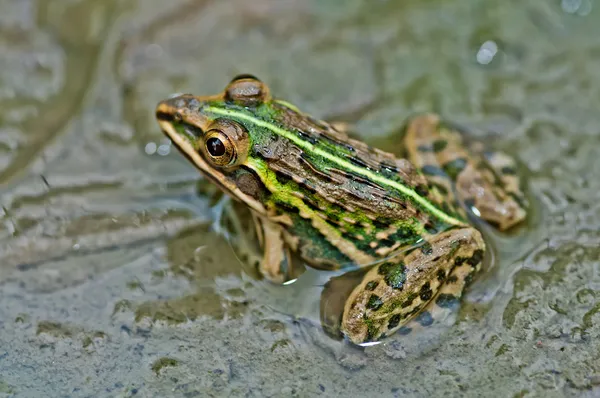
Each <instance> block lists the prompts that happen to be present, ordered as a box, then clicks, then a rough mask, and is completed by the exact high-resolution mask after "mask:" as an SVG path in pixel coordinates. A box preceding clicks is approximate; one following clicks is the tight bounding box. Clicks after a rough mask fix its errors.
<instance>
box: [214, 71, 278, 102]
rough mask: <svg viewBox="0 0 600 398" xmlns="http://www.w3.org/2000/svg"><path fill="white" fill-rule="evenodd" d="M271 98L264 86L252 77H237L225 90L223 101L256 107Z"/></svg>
mask: <svg viewBox="0 0 600 398" xmlns="http://www.w3.org/2000/svg"><path fill="white" fill-rule="evenodd" d="M270 98H271V96H270V94H269V88H268V87H267V85H266V84H264V83H263V82H261V81H260V80H259V79H257V78H256V77H254V76H252V75H238V76H236V77H234V78H233V80H231V82H230V83H229V85H228V86H227V88H225V101H228V102H236V103H239V104H240V105H243V106H256V105H258V104H259V103H261V102H265V101H268V100H269V99H270Z"/></svg>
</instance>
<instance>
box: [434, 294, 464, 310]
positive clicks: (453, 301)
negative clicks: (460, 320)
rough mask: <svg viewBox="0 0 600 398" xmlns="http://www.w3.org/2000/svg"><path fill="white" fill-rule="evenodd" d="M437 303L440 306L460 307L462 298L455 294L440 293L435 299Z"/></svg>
mask: <svg viewBox="0 0 600 398" xmlns="http://www.w3.org/2000/svg"><path fill="white" fill-rule="evenodd" d="M435 303H436V304H437V305H438V306H439V307H442V308H450V309H453V308H457V307H458V305H459V303H460V299H459V298H458V297H456V296H455V295H453V294H448V293H440V295H439V296H438V297H437V299H436V300H435Z"/></svg>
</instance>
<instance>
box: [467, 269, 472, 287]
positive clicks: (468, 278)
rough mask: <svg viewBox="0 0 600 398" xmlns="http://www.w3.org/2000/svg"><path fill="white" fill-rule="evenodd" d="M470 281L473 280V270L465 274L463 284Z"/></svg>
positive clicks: (468, 283)
mask: <svg viewBox="0 0 600 398" xmlns="http://www.w3.org/2000/svg"><path fill="white" fill-rule="evenodd" d="M471 282H473V272H471V273H470V274H469V275H467V276H466V278H465V286H468V285H470V284H471Z"/></svg>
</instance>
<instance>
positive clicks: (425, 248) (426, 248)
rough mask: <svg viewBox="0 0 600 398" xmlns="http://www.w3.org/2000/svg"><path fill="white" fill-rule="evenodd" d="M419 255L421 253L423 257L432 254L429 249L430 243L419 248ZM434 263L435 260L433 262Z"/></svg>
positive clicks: (431, 249)
mask: <svg viewBox="0 0 600 398" xmlns="http://www.w3.org/2000/svg"><path fill="white" fill-rule="evenodd" d="M421 253H423V254H424V255H426V256H428V255H430V254H431V253H433V247H431V243H429V242H425V244H423V245H422V246H421ZM434 261H435V260H434Z"/></svg>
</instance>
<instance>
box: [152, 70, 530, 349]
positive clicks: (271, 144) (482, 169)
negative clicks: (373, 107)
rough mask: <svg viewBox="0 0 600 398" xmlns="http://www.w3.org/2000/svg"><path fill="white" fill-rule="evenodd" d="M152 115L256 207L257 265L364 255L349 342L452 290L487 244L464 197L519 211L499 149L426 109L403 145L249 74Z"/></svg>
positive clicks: (351, 305) (476, 205)
mask: <svg viewBox="0 0 600 398" xmlns="http://www.w3.org/2000/svg"><path fill="white" fill-rule="evenodd" d="M157 119H158V120H159V123H160V125H161V128H162V129H163V131H164V132H165V133H166V134H167V135H168V136H169V137H170V138H171V139H172V141H173V142H174V144H175V145H176V146H177V147H178V148H179V149H180V150H181V151H182V153H184V154H185V155H186V156H187V157H188V158H189V159H190V160H191V161H192V162H193V163H194V164H195V165H196V166H197V167H198V169H199V170H200V171H201V172H202V173H203V174H204V175H205V176H206V177H208V178H210V179H211V180H212V181H214V182H215V183H216V184H217V185H218V186H219V187H220V188H221V189H222V190H223V191H225V192H226V193H227V194H229V195H231V196H232V197H233V198H235V199H237V200H238V201H240V202H241V203H244V204H245V205H246V206H247V207H248V208H249V209H250V210H251V211H252V213H253V218H254V220H255V224H256V229H257V235H258V236H259V239H260V241H261V244H262V247H263V250H264V253H263V259H262V262H261V264H260V266H259V269H260V271H261V273H262V274H263V275H264V276H265V277H266V278H268V279H269V280H271V281H274V282H278V283H280V282H282V281H285V280H288V279H290V278H292V275H293V274H295V273H294V269H295V267H294V259H295V258H296V257H300V258H301V259H302V260H303V261H304V262H306V263H308V264H309V265H311V266H313V267H316V268H323V269H337V268H343V267H348V266H354V267H356V266H358V267H372V268H371V269H370V270H369V271H368V272H367V273H366V275H365V276H364V279H363V280H362V282H361V283H360V284H358V285H357V286H356V287H355V288H354V289H353V291H352V293H351V294H350V296H349V298H348V299H347V301H346V306H345V309H344V314H343V317H342V325H341V330H342V331H343V332H344V334H345V335H346V336H347V337H348V338H349V339H350V340H351V341H353V342H355V343H362V342H365V341H372V340H377V339H379V338H380V337H381V336H383V335H384V334H385V335H389V334H391V333H393V332H394V331H396V330H398V329H399V328H401V327H402V326H403V325H405V324H406V323H407V322H408V321H409V320H410V319H412V318H414V317H415V316H416V315H417V314H419V313H421V315H420V318H419V317H417V318H416V319H418V320H419V322H420V324H421V325H424V326H425V325H427V324H429V323H430V322H429V320H430V319H429V318H431V315H432V314H435V313H436V311H437V309H441V308H444V305H445V303H448V302H451V301H453V300H457V299H458V298H459V297H460V294H461V291H462V289H463V288H464V286H465V284H466V283H467V282H468V281H469V279H471V278H472V275H473V273H475V272H477V271H478V270H479V269H480V267H481V262H482V260H483V255H484V252H485V244H484V242H483V239H482V237H481V234H480V233H479V232H478V231H477V230H476V229H474V228H473V227H471V226H470V225H469V223H468V221H467V220H468V217H467V211H466V210H465V209H470V210H473V211H478V212H479V214H477V215H479V216H481V217H482V218H483V219H485V220H488V221H490V222H491V223H493V224H495V225H497V226H498V227H499V228H500V229H506V228H509V227H511V226H512V225H515V224H517V223H519V222H520V221H521V220H522V219H523V218H524V217H525V210H524V209H523V203H524V202H523V201H522V196H521V195H520V190H519V183H518V179H516V176H515V174H514V173H508V172H507V171H512V169H511V168H512V167H513V165H512V163H510V160H509V158H507V157H502V156H501V155H494V154H485V153H483V152H482V151H479V150H478V148H477V147H476V146H470V147H469V146H467V145H465V144H464V143H463V141H462V137H461V135H460V134H459V133H458V132H457V131H456V130H454V129H449V128H446V127H445V126H444V125H443V124H441V123H440V121H439V118H438V117H437V116H435V115H422V116H418V117H415V118H413V119H412V120H411V121H409V123H408V124H407V127H406V129H405V136H404V150H405V152H406V154H407V159H400V158H397V157H396V156H394V155H392V154H389V153H386V152H384V151H381V150H378V149H375V148H371V147H369V146H367V145H366V144H365V143H363V142H361V141H358V140H355V139H352V138H349V137H348V136H347V135H346V134H345V133H344V132H342V131H340V129H339V127H338V128H335V127H333V125H332V124H328V123H326V122H323V121H319V120H315V119H313V118H311V117H310V116H308V115H305V114H303V113H301V112H300V111H298V110H297V109H296V108H295V107H293V106H291V105H289V104H287V103H285V102H283V101H278V100H274V99H273V98H272V97H271V95H270V91H269V89H268V87H267V86H266V85H265V84H264V83H262V82H260V81H258V80H257V79H256V78H253V77H249V76H243V77H238V78H236V79H234V80H233V81H232V82H231V83H230V84H229V85H228V86H227V88H226V89H225V90H224V92H223V93H221V94H218V95H215V96H210V97H195V96H192V95H183V96H180V97H177V98H173V99H169V100H166V101H163V102H162V103H161V104H159V106H158V107H157ZM211 140H212V141H211ZM215 140H216V141H215ZM486 156H487V158H486ZM498 170H500V171H501V172H499V171H498ZM440 298H441V299H442V300H441V301H440ZM436 302H439V303H441V304H439V303H438V304H439V305H437V307H436Z"/></svg>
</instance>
